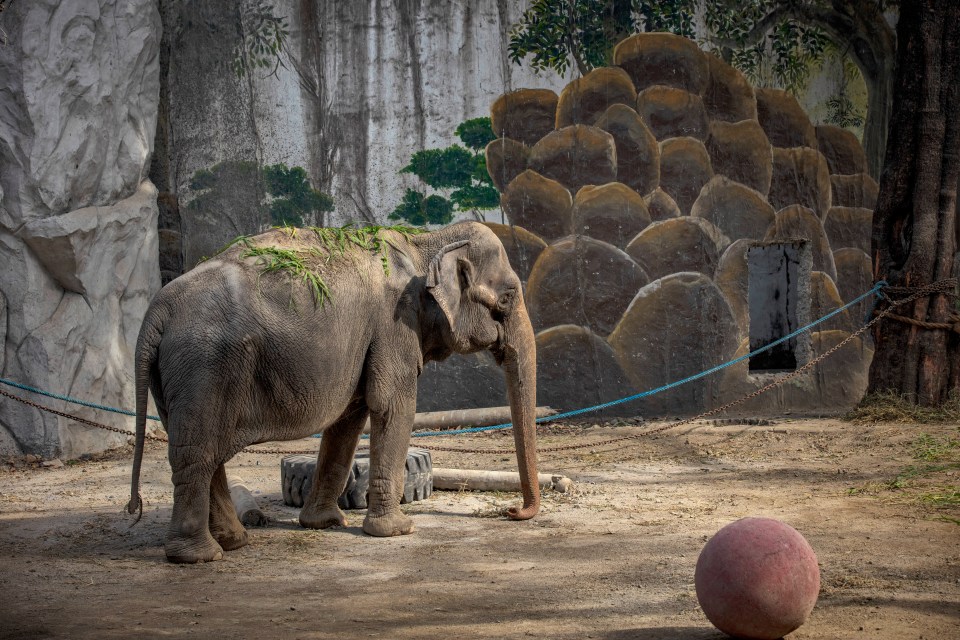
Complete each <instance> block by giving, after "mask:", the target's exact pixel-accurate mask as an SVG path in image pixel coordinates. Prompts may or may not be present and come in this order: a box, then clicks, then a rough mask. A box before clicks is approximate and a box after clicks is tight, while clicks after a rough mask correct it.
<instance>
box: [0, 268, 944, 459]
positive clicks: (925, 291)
mask: <svg viewBox="0 0 960 640" xmlns="http://www.w3.org/2000/svg"><path fill="white" fill-rule="evenodd" d="M956 286H957V279H956V278H948V279H946V280H940V281H938V282H935V283H933V284H929V285H925V286H923V287H917V288H905V287H896V288H893V287H891V289H893V293H894V294H897V293H902V292H906V291H913V293H912V294H911V295H909V296H908V297H906V298H902V299H900V300H892V299H891V298H889V297H886V296H885V299H886V300H887V301H888V302H889V304H890V306H888V307H887V308H886V309H884V310H883V311H879V312H876V315H875V316H874V318H873V319H872V320H870V321H869V322H868V323H867V324H865V325H863V326H862V327H860V328H859V329H857V330H856V331H854V332H853V333H851V334H850V335H849V336H847V337H846V338H844V339H843V340H841V341H840V342H839V343H837V344H836V345H834V346H833V347H832V348H830V349H828V350H827V351H825V352H823V353H822V354H820V355H819V356H817V357H816V358H814V359H813V360H811V361H810V362H808V363H807V364H805V365H803V366H802V367H800V368H798V369H796V370H795V371H791V372H790V373H788V374H785V375H783V376H780V377H779V378H777V379H776V380H774V381H773V382H770V383H769V384H767V385H765V386H763V387H761V388H759V389H757V390H756V391H753V392H751V393H749V394H747V395H745V396H743V397H742V398H739V399H737V400H734V401H732V402H728V403H727V404H725V405H722V406H720V407H717V408H715V409H709V410H707V411H704V412H702V413H699V414H697V415H695V416H693V417H691V418H685V419H683V420H680V421H678V422H671V423H669V424H666V425H663V426H660V427H656V428H653V429H648V430H645V431H643V432H641V433H636V434H631V435H627V436H619V437H616V438H608V439H606V440H600V441H596V442H586V443H580V444H571V445H564V446H558V447H544V448H538V449H537V453H538V454H539V453H557V452H561V451H574V450H577V449H586V448H589V447H604V446H607V445H611V444H616V443H619V442H625V441H628V440H637V439H640V438H645V437H648V436H651V435H654V434H657V433H661V432H663V431H666V430H668V429H673V428H676V427H679V426H682V425H685V424H690V423H691V422H697V421H698V420H702V419H704V418H707V417H709V416H712V415H716V414H718V413H723V412H724V411H727V410H728V409H730V408H731V407H735V406H737V405H738V404H741V403H743V402H746V401H747V400H751V399H753V398H755V397H757V396H759V395H761V394H763V393H766V392H767V391H769V390H770V389H773V388H775V387H778V386H780V385H782V384H784V383H786V382H788V381H790V380H792V379H793V378H795V377H797V376H799V375H801V374H802V373H804V372H806V371H808V370H809V369H811V368H812V367H815V366H816V365H817V364H819V363H820V362H821V361H823V360H824V359H826V358H828V357H830V356H831V355H833V354H834V353H836V352H837V351H839V350H840V349H841V348H842V347H843V346H844V345H846V344H847V343H849V342H850V341H851V340H853V339H854V338H857V337H859V336H861V335H862V334H863V333H865V332H866V331H867V330H868V329H870V328H871V327H872V326H873V325H875V324H876V323H877V322H879V321H880V320H882V319H883V318H885V317H888V316H891V315H894V314H892V312H893V310H894V309H895V308H897V307H899V306H901V305H904V304H907V303H909V302H913V301H914V300H916V299H918V298H921V297H923V296H925V295H932V294H936V293H946V294H947V295H949V294H950V292H951V291H952V290H954V289H955V288H956ZM894 317H897V316H894ZM0 395H3V396H6V397H8V398H11V399H12V400H16V401H17V402H20V403H23V404H25V405H27V406H30V407H33V408H35V409H39V410H41V411H46V412H47V413H52V414H54V415H57V416H60V417H63V418H67V419H69V420H73V421H75V422H79V423H80V424H84V425H87V426H90V427H95V428H98V429H104V430H106V431H112V432H114V433H119V434H123V435H126V436H129V435H132V434H131V433H130V432H129V431H127V430H125V429H120V428H118V427H111V426H108V425H105V424H101V423H99V422H94V421H92V420H87V419H86V418H81V417H79V416H75V415H71V414H69V413H65V412H63V411H57V410H55V409H51V408H49V407H45V406H43V405H41V404H38V403H36V402H32V401H30V400H26V399H24V398H20V397H18V396H15V395H13V394H10V393H7V392H6V391H4V390H3V389H0ZM145 437H146V438H147V439H148V440H154V441H157V442H167V439H166V438H160V437H157V436H151V435H146V436H145ZM418 446H419V447H420V448H422V449H427V450H429V451H444V452H451V453H477V454H490V455H502V454H511V453H514V452H515V449H486V448H483V449H468V448H460V447H443V446H438V445H418ZM241 453H252V454H260V455H293V454H316V453H317V450H315V449H312V450H293V451H291V450H284V449H259V448H253V447H248V448H245V449H243V450H242V451H241Z"/></svg>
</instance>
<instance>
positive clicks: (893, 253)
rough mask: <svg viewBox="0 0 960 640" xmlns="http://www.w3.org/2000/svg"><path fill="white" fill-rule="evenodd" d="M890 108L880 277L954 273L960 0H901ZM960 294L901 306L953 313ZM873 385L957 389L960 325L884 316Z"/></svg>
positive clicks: (936, 317) (908, 282) (926, 391)
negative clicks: (929, 325)
mask: <svg viewBox="0 0 960 640" xmlns="http://www.w3.org/2000/svg"><path fill="white" fill-rule="evenodd" d="M897 35H898V42H899V45H898V55H897V68H896V79H895V82H894V87H895V91H894V101H893V112H892V115H891V120H890V129H889V134H888V145H887V151H886V157H885V163H884V169H883V173H882V175H881V177H880V194H879V197H878V201H877V208H876V211H875V212H874V219H873V247H872V250H873V257H874V265H875V275H876V277H877V279H883V280H886V281H887V282H888V283H889V284H890V285H893V286H900V287H918V286H923V285H928V284H931V283H933V282H936V281H938V280H942V279H945V278H950V277H951V276H953V274H954V262H955V259H956V257H955V256H956V253H957V229H956V224H957V186H958V181H960V3H957V2H956V1H955V0H916V1H914V2H905V3H902V4H901V8H900V21H899V24H898V25H897ZM955 300H956V298H955V297H951V296H949V295H945V294H937V295H932V296H927V297H923V298H920V299H918V300H916V301H915V302H914V303H912V304H910V305H906V306H905V307H902V308H901V309H899V310H898V311H897V313H898V314H899V315H903V316H908V317H912V318H914V319H916V320H921V321H928V322H948V321H949V319H950V317H951V314H952V313H956V310H955V308H954V305H955ZM875 338H876V353H875V355H874V359H873V364H872V366H871V368H870V384H869V391H871V392H878V391H887V390H892V391H895V392H899V393H902V394H904V395H906V396H907V397H910V398H912V399H913V400H914V401H915V402H917V403H919V404H922V405H928V406H929V405H937V404H940V403H942V402H944V401H945V400H947V398H948V397H949V394H950V393H951V392H956V391H957V390H960V376H958V369H957V367H956V366H955V363H956V362H957V361H958V360H960V334H957V333H956V332H953V331H945V330H941V329H937V330H930V329H922V328H919V327H917V326H914V325H910V324H906V323H902V322H897V321H890V320H885V321H882V322H881V323H880V325H879V328H878V329H877V330H876V333H875Z"/></svg>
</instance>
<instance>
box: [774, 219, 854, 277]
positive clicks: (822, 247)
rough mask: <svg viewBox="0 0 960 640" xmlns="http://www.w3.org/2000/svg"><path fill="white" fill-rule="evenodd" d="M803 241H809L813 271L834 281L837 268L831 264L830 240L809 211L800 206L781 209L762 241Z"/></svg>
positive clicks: (818, 221)
mask: <svg viewBox="0 0 960 640" xmlns="http://www.w3.org/2000/svg"><path fill="white" fill-rule="evenodd" d="M798 238H801V239H804V240H809V241H810V248H811V251H812V252H813V266H812V269H813V270H814V271H823V272H825V273H826V274H827V275H829V276H830V278H831V279H833V280H836V277H837V268H836V265H835V264H834V262H833V252H832V251H831V248H830V240H829V239H828V238H827V234H826V232H825V231H824V230H823V225H822V224H821V222H820V218H818V217H817V215H816V214H815V213H814V212H813V211H812V210H810V209H808V208H806V207H802V206H800V205H792V206H789V207H786V208H784V209H781V210H780V211H778V212H777V216H776V218H775V219H774V221H773V224H771V225H770V228H769V229H767V233H766V235H765V236H764V240H795V239H798Z"/></svg>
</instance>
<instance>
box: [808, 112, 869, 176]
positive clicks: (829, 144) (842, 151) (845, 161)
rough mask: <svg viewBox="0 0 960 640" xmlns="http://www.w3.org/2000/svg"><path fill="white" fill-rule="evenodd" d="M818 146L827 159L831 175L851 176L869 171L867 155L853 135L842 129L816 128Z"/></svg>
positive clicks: (831, 126)
mask: <svg viewBox="0 0 960 640" xmlns="http://www.w3.org/2000/svg"><path fill="white" fill-rule="evenodd" d="M816 132H817V146H818V148H819V149H820V153H822V154H823V155H824V156H825V157H826V159H827V165H828V166H829V167H830V173H831V174H839V175H851V174H854V173H864V172H866V171H867V154H866V153H864V151H863V147H862V146H861V145H860V141H859V140H858V139H857V136H855V135H854V134H853V133H851V132H849V131H847V130H846V129H841V128H840V127H835V126H833V125H829V124H821V125H817V127H816Z"/></svg>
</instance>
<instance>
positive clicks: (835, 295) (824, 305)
mask: <svg viewBox="0 0 960 640" xmlns="http://www.w3.org/2000/svg"><path fill="white" fill-rule="evenodd" d="M842 306H843V300H842V299H841V298H840V292H839V291H838V290H837V285H836V282H835V281H834V280H833V278H831V277H830V276H828V275H827V274H825V273H824V272H822V271H811V272H810V321H811V322H812V321H814V320H819V319H820V318H823V317H826V316H827V315H828V314H830V313H833V312H835V311H836V310H837V309H839V308H840V307H842ZM834 329H837V330H841V331H851V330H852V329H854V325H853V319H852V318H851V317H850V314H848V313H847V311H846V310H843V311H841V312H840V313H838V314H836V315H835V316H833V317H831V318H830V319H829V320H825V321H824V322H821V323H820V324H818V325H817V329H816V330H817V331H832V330H834Z"/></svg>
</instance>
